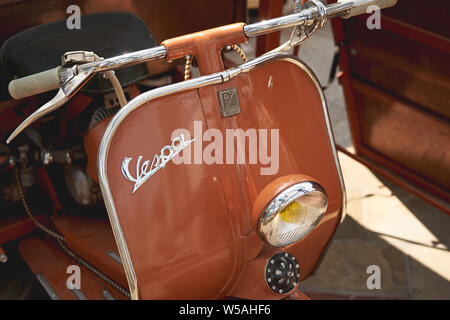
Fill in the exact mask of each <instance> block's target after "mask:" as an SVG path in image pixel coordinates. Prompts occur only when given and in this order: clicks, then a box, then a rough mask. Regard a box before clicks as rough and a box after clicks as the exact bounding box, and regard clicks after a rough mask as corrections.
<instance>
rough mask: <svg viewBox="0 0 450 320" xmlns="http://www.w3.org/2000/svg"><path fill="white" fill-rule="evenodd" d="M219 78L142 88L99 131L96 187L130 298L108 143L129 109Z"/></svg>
mask: <svg viewBox="0 0 450 320" xmlns="http://www.w3.org/2000/svg"><path fill="white" fill-rule="evenodd" d="M222 82H223V78H222V76H221V75H220V74H212V75H208V76H204V77H200V78H195V79H191V80H188V81H184V82H178V83H175V84H172V85H168V86H165V87H160V88H156V89H154V90H150V91H147V92H144V93H143V94H141V95H139V96H137V97H136V98H134V99H133V100H131V101H130V102H128V104H127V105H125V106H124V107H122V108H121V109H120V110H119V112H117V113H116V115H115V116H114V118H113V119H112V120H111V121H110V123H109V124H108V127H107V128H106V131H105V134H104V135H103V139H102V142H101V143H100V148H99V153H98V161H97V170H98V176H99V182H100V188H101V190H102V195H103V199H105V205H106V209H107V212H108V216H109V220H110V222H111V227H112V230H113V234H114V238H115V239H116V243H117V247H118V249H119V254H120V258H121V260H122V264H123V267H124V269H125V274H126V276H127V281H128V286H129V287H130V294H131V299H133V300H137V299H139V292H138V286H137V279H136V273H135V271H134V267H133V263H132V261H131V257H130V252H129V251H128V246H127V244H126V241H125V237H124V236H123V232H122V228H121V227H120V222H119V219H118V217H117V212H116V208H115V205H114V200H113V197H112V193H111V189H110V188H109V182H108V177H107V171H108V168H107V161H106V160H107V158H108V152H109V145H110V142H111V139H112V137H113V135H114V133H115V131H116V130H117V128H118V127H119V125H120V123H121V122H122V121H123V119H125V117H126V116H127V115H128V114H129V113H130V112H132V111H133V110H135V109H137V108H138V107H140V106H141V105H143V104H144V103H146V102H148V101H150V100H152V99H156V98H160V97H164V96H167V95H169V94H172V93H175V92H181V91H186V90H192V89H197V88H201V87H204V86H206V85H210V84H216V83H222Z"/></svg>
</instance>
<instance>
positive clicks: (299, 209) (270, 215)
mask: <svg viewBox="0 0 450 320" xmlns="http://www.w3.org/2000/svg"><path fill="white" fill-rule="evenodd" d="M327 206H328V198H327V195H326V193H325V190H324V189H323V188H322V187H321V186H320V185H319V184H318V183H315V182H309V181H305V182H301V183H298V184H295V185H293V186H291V187H289V188H287V189H286V190H284V191H283V192H281V193H280V194H279V195H278V196H276V197H275V199H273V200H272V201H271V202H270V203H269V204H268V205H267V206H266V208H265V209H264V211H263V212H262V213H261V216H260V219H259V231H260V233H261V235H262V237H263V239H264V240H266V241H267V242H268V243H269V244H271V245H272V246H274V247H279V248H282V247H285V246H287V245H289V244H292V243H294V242H296V241H298V240H300V239H302V238H304V237H305V236H306V235H307V234H308V233H310V232H311V230H312V229H314V227H315V226H316V225H317V224H318V223H319V221H320V219H321V218H322V216H323V215H324V213H325V211H326V210H327Z"/></svg>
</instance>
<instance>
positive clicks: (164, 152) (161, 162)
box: [122, 134, 195, 193]
mask: <svg viewBox="0 0 450 320" xmlns="http://www.w3.org/2000/svg"><path fill="white" fill-rule="evenodd" d="M193 141H195V139H192V140H187V141H186V140H185V139H184V135H182V134H181V135H179V136H177V137H175V138H174V139H173V140H172V144H171V145H167V146H165V147H164V148H162V149H161V152H160V154H155V156H154V157H153V161H152V164H151V165H150V160H146V161H144V163H142V165H141V161H142V158H143V156H139V157H138V159H137V163H136V177H133V176H132V175H131V173H130V170H129V165H130V162H131V160H133V158H127V157H125V158H124V159H123V161H122V174H123V175H124V176H125V178H127V179H128V180H130V181H131V182H134V188H133V193H134V192H135V191H136V190H137V189H139V187H140V186H142V184H143V183H144V182H145V181H147V180H148V179H149V178H150V177H151V176H153V175H154V174H155V173H156V172H157V171H159V170H160V169H162V168H164V167H165V166H166V164H167V162H169V161H170V160H172V159H173V158H174V157H175V156H176V155H177V154H178V153H180V151H181V150H183V149H184V148H186V147H187V146H188V145H190V144H191V143H192V142H193ZM149 165H150V166H149Z"/></svg>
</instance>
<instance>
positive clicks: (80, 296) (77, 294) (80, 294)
mask: <svg viewBox="0 0 450 320" xmlns="http://www.w3.org/2000/svg"><path fill="white" fill-rule="evenodd" d="M70 291H72V293H73V294H74V295H75V297H77V299H78V300H88V298H86V296H85V295H84V293H83V291H81V290H79V289H72V290H70Z"/></svg>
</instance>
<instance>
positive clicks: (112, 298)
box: [102, 289, 116, 300]
mask: <svg viewBox="0 0 450 320" xmlns="http://www.w3.org/2000/svg"><path fill="white" fill-rule="evenodd" d="M102 296H103V297H104V298H105V300H116V299H114V297H113V296H112V295H111V293H109V291H108V290H106V289H105V290H103V291H102Z"/></svg>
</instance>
